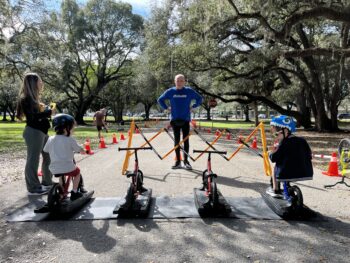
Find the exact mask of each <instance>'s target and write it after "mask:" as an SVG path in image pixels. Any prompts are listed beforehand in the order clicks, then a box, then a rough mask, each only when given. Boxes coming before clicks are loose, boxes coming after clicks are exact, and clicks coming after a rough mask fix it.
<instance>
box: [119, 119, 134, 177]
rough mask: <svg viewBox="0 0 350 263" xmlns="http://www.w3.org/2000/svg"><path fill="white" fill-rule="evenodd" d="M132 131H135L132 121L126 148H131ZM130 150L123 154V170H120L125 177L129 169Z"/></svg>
mask: <svg viewBox="0 0 350 263" xmlns="http://www.w3.org/2000/svg"><path fill="white" fill-rule="evenodd" d="M134 130H135V120H134V119H133V120H132V122H131V124H130V130H129V134H130V135H129V139H128V148H130V147H131V143H132V136H133V134H134ZM130 156H131V154H130V150H127V151H126V153H125V158H124V163H123V169H122V174H123V175H125V174H126V171H127V170H128V167H129V159H130Z"/></svg>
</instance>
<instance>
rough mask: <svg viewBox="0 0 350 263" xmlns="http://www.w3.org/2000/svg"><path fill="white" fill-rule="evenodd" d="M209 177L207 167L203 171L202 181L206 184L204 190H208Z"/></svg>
mask: <svg viewBox="0 0 350 263" xmlns="http://www.w3.org/2000/svg"><path fill="white" fill-rule="evenodd" d="M207 177H208V170H207V169H205V170H204V171H203V173H202V183H203V186H204V189H203V190H205V189H207V190H208V188H209V187H208V179H207Z"/></svg>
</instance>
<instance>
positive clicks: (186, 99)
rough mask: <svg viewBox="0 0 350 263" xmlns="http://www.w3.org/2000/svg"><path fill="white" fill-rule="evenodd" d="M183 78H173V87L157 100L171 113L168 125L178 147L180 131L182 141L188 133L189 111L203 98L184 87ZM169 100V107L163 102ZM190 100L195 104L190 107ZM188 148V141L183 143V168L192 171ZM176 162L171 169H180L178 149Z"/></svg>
mask: <svg viewBox="0 0 350 263" xmlns="http://www.w3.org/2000/svg"><path fill="white" fill-rule="evenodd" d="M185 82H186V81H185V76H184V75H182V74H179V75H176V76H175V87H172V88H169V89H168V90H166V91H165V92H164V93H163V94H162V95H161V96H160V97H159V98H158V103H159V104H160V106H161V107H162V108H163V109H164V110H168V111H169V112H170V113H171V117H170V124H171V126H172V128H173V131H174V137H175V142H174V145H175V146H176V145H178V144H179V142H180V133H181V130H182V138H183V139H184V138H185V137H186V136H187V135H188V134H189V132H190V121H191V111H192V110H193V109H195V108H197V107H199V106H200V105H201V104H202V101H203V98H202V96H201V95H199V94H198V93H197V92H196V91H194V90H193V89H191V88H190V87H185ZM166 100H169V102H170V106H168V105H167V104H166V103H165V101H166ZM192 100H195V103H194V104H193V105H191V103H192ZM189 148H190V143H189V139H187V140H186V141H185V142H184V150H185V152H186V153H187V154H185V156H184V165H185V168H186V169H188V170H190V169H192V167H191V165H190V163H189V161H188V152H189ZM175 152H176V162H175V165H174V166H172V168H173V169H179V168H181V167H182V166H181V161H180V160H181V159H180V148H179V147H178V148H177V149H176V150H175Z"/></svg>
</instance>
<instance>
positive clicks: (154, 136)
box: [129, 128, 164, 156]
mask: <svg viewBox="0 0 350 263" xmlns="http://www.w3.org/2000/svg"><path fill="white" fill-rule="evenodd" d="M163 131H164V129H163V128H162V129H160V131H159V132H157V133H156V134H155V135H153V137H152V138H151V139H149V140H148V142H151V141H153V140H154V139H155V138H156V137H157V136H158V135H159V134H161V133H162V132H163ZM147 144H148V143H147V142H145V143H144V144H142V145H141V146H139V147H140V148H143V147H145V146H146V145H147ZM134 153H135V151H133V152H131V153H130V154H129V156H131V155H133V154H134Z"/></svg>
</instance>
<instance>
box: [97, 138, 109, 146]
mask: <svg viewBox="0 0 350 263" xmlns="http://www.w3.org/2000/svg"><path fill="white" fill-rule="evenodd" d="M98 148H100V149H103V148H107V146H106V144H105V139H104V138H103V136H101V138H100V144H99V145H98Z"/></svg>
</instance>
